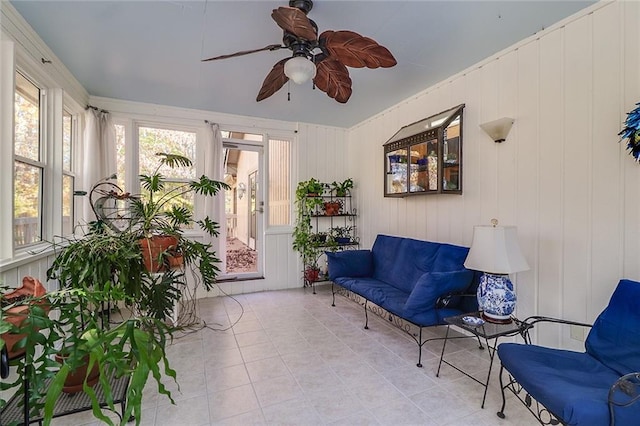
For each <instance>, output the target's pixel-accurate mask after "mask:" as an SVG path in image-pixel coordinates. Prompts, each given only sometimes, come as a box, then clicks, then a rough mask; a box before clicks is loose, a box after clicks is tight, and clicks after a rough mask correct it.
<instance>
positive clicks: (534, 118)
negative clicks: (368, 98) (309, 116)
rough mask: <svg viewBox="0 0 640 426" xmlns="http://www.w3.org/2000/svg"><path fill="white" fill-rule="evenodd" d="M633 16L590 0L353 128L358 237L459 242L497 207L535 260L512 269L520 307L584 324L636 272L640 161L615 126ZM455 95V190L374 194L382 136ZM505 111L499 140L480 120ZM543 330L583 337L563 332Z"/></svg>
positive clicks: (631, 83) (633, 64)
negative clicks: (506, 128) (459, 109)
mask: <svg viewBox="0 0 640 426" xmlns="http://www.w3.org/2000/svg"><path fill="white" fill-rule="evenodd" d="M638 22H640V3H639V2H611V3H601V4H597V5H595V6H594V7H592V8H591V9H590V10H588V11H586V12H581V14H579V15H576V16H574V17H571V18H569V19H567V20H565V21H564V22H563V23H560V24H558V25H556V26H554V27H551V28H550V29H547V30H545V31H542V32H540V33H538V34H537V35H535V36H533V37H531V38H529V39H527V40H524V41H522V42H520V43H518V44H517V45H515V46H513V47H511V48H509V49H506V50H504V51H503V52H501V53H499V54H497V55H495V56H494V57H492V58H489V59H487V60H485V61H483V62H482V63H480V64H477V65H476V66H474V67H471V68H469V69H468V70H466V71H465V72H463V73H461V74H458V75H456V76H453V77H451V78H449V79H447V80H446V81H443V82H441V83H440V84H439V85H436V86H435V87H433V88H431V89H428V90H427V91H425V92H423V93H421V94H419V95H417V96H415V97H414V98H412V99H410V100H407V101H406V102H403V103H401V104H398V105H396V106H395V107H393V108H391V109H389V110H387V111H385V112H384V113H381V114H379V115H377V116H375V117H372V118H371V119H369V120H367V121H366V122H363V123H361V124H360V125H358V126H356V127H354V128H352V129H351V130H350V133H349V159H350V162H349V170H350V173H351V174H352V175H353V177H354V179H355V180H356V181H357V182H360V183H361V185H362V186H364V188H363V189H362V190H361V191H359V193H358V195H359V198H358V207H359V210H360V212H361V217H360V224H361V225H362V226H361V228H360V229H361V237H362V243H363V246H365V247H370V246H371V245H372V244H373V241H374V239H375V236H376V235H377V234H378V233H389V234H394V235H404V236H410V237H415V238H420V239H428V240H432V241H441V242H449V243H453V244H460V245H465V246H468V245H469V244H470V243H471V237H472V234H473V226H474V225H477V224H488V223H489V221H490V220H491V219H492V218H494V217H495V218H497V219H498V220H499V221H500V223H502V224H504V225H517V226H518V233H519V239H520V243H521V246H522V249H523V252H524V254H525V256H526V258H527V260H528V262H529V264H530V265H531V270H530V271H527V272H522V273H519V274H517V276H516V279H515V280H514V282H516V287H517V292H518V298H519V305H518V314H519V316H520V317H526V316H528V315H531V314H541V315H552V316H559V317H564V318H569V319H573V320H578V321H587V322H591V321H593V319H594V318H595V316H596V315H597V314H598V313H599V312H600V311H601V310H602V309H603V308H604V306H605V304H606V303H607V301H608V299H609V297H610V295H611V293H612V291H613V289H614V287H615V285H616V284H617V282H618V280H619V279H620V278H623V277H626V278H631V279H636V280H639V279H640V266H639V260H640V259H639V255H638V253H640V243H639V241H640V237H639V236H640V232H639V231H640V229H639V228H640V221H639V220H638V217H640V197H639V195H640V164H638V163H636V162H634V161H633V158H632V157H630V156H629V155H628V154H627V153H626V151H625V148H624V144H623V143H618V141H619V138H618V136H617V133H618V132H619V131H620V129H621V127H622V123H623V122H624V120H625V118H626V113H627V112H628V111H630V110H631V109H633V107H634V104H635V103H636V102H639V101H640V73H639V72H638V69H640V59H639V58H640V26H638ZM460 103H465V104H466V108H465V111H464V129H463V131H464V136H463V138H464V143H463V149H464V153H463V156H464V157H463V185H464V186H463V195H462V196H456V195H433V196H418V197H413V198H404V199H394V198H384V197H383V172H384V171H383V150H382V145H383V143H384V142H385V141H386V140H387V139H388V138H389V137H391V135H393V133H395V132H396V131H397V130H398V129H399V128H400V127H401V126H403V125H406V124H409V123H411V122H414V121H416V120H418V119H421V118H425V117H427V116H430V115H433V114H436V113H438V112H440V111H442V110H445V109H447V108H449V107H453V106H455V105H457V104H460ZM505 116H508V117H513V118H515V120H516V121H515V124H514V126H513V128H512V130H511V133H510V134H509V137H508V138H507V140H506V142H504V143H502V144H496V143H494V142H493V141H491V140H490V138H489V137H488V136H487V135H486V134H484V132H483V131H482V130H481V129H480V128H479V124H481V123H484V122H487V121H491V120H494V119H497V118H500V117H505ZM365 183H366V184H365ZM539 341H540V342H541V343H545V344H552V345H558V344H559V345H563V346H565V347H576V348H577V347H581V345H582V342H577V341H575V340H571V339H570V338H569V330H563V331H561V330H559V329H552V330H549V331H548V332H545V333H542V334H540V336H539Z"/></svg>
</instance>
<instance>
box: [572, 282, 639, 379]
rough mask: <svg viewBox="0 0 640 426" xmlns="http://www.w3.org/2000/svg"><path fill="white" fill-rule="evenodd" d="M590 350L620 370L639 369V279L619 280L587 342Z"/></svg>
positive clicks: (627, 371) (604, 361)
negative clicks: (637, 280)
mask: <svg viewBox="0 0 640 426" xmlns="http://www.w3.org/2000/svg"><path fill="white" fill-rule="evenodd" d="M585 346H586V349H587V352H588V353H589V354H590V355H591V356H593V357H594V358H596V359H598V360H599V361H600V362H602V363H603V364H604V365H606V366H607V367H609V368H611V369H613V370H615V371H616V372H618V374H620V375H621V376H622V375H625V374H627V373H631V372H634V371H640V283H639V282H636V281H631V280H620V282H619V283H618V286H617V288H616V290H615V291H614V293H613V295H612V296H611V299H610V300H609V305H608V306H607V308H606V309H605V310H604V311H602V313H601V314H600V315H599V316H598V318H597V319H596V321H595V322H594V324H593V327H592V328H591V331H590V332H589V336H588V337H587V340H586V342H585Z"/></svg>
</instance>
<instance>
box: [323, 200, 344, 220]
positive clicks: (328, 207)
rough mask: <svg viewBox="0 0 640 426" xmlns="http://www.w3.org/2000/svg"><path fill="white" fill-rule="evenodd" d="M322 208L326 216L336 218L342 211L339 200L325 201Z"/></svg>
mask: <svg viewBox="0 0 640 426" xmlns="http://www.w3.org/2000/svg"><path fill="white" fill-rule="evenodd" d="M322 208H323V210H324V214H325V215H326V216H336V215H339V214H340V210H342V202H341V201H340V200H332V201H325V202H324V203H323V205H322Z"/></svg>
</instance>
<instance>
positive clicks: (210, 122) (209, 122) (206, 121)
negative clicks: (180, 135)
mask: <svg viewBox="0 0 640 426" xmlns="http://www.w3.org/2000/svg"><path fill="white" fill-rule="evenodd" d="M204 122H205V123H206V124H218V123H215V122H213V121H209V120H204Z"/></svg>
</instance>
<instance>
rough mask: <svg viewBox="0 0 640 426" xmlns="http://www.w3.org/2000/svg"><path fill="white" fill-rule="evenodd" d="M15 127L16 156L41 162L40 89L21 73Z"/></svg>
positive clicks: (18, 77) (17, 79) (16, 99)
mask: <svg viewBox="0 0 640 426" xmlns="http://www.w3.org/2000/svg"><path fill="white" fill-rule="evenodd" d="M15 126H16V127H15V140H14V152H15V154H16V155H19V156H22V157H25V158H28V159H31V160H34V161H40V89H38V88H37V87H36V86H35V85H34V84H33V83H31V82H30V81H29V80H27V79H26V78H25V77H24V76H23V75H22V74H20V73H16V93H15Z"/></svg>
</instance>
